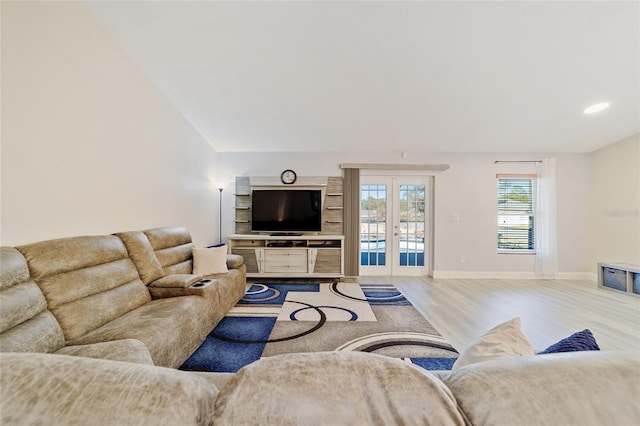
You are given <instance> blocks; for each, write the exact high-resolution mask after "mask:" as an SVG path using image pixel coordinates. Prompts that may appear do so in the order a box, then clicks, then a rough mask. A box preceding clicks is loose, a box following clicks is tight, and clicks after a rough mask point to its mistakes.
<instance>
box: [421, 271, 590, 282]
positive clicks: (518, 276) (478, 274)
mask: <svg viewBox="0 0 640 426" xmlns="http://www.w3.org/2000/svg"><path fill="white" fill-rule="evenodd" d="M433 278H458V279H480V280H481V279H498V280H536V279H542V278H539V277H538V276H537V275H536V273H535V272H517V271H433ZM555 279H557V280H582V281H596V280H597V276H596V274H595V273H591V272H558V273H557V274H556V276H555Z"/></svg>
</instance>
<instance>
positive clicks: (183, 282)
mask: <svg viewBox="0 0 640 426" xmlns="http://www.w3.org/2000/svg"><path fill="white" fill-rule="evenodd" d="M201 279H202V277H201V276H199V275H193V274H172V275H167V276H166V277H163V278H160V279H159V280H155V281H154V282H152V283H150V284H149V287H154V288H187V287H189V286H191V285H193V284H195V283H197V282H198V281H200V280H201Z"/></svg>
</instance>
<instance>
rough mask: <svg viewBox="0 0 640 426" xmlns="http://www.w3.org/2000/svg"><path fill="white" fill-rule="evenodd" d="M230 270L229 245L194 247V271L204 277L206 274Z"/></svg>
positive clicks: (222, 272)
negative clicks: (228, 266) (228, 260)
mask: <svg viewBox="0 0 640 426" xmlns="http://www.w3.org/2000/svg"><path fill="white" fill-rule="evenodd" d="M227 272H229V269H228V268H227V246H218V247H208V248H194V249H193V273H194V274H195V275H200V276H201V277H204V276H205V275H213V274H224V273H227Z"/></svg>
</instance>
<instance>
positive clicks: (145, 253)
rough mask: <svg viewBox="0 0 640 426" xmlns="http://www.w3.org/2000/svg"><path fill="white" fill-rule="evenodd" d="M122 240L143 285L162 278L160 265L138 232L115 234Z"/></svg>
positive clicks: (146, 241)
mask: <svg viewBox="0 0 640 426" xmlns="http://www.w3.org/2000/svg"><path fill="white" fill-rule="evenodd" d="M115 235H116V236H117V237H118V238H120V239H121V240H122V242H123V243H124V245H125V247H126V248H127V251H128V252H129V257H130V258H131V260H132V261H133V264H134V265H136V268H138V273H139V274H140V279H142V282H143V283H145V284H149V283H150V282H152V281H155V280H157V279H158V278H162V274H163V273H162V265H160V262H159V261H158V258H157V257H156V255H155V253H154V252H153V248H152V247H151V243H150V242H149V239H148V238H147V236H146V235H144V234H143V233H142V232H140V231H132V232H120V233H117V234H115Z"/></svg>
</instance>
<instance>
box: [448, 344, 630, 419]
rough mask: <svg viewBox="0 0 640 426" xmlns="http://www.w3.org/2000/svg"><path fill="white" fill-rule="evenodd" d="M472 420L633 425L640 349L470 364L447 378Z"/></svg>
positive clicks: (576, 353)
mask: <svg viewBox="0 0 640 426" xmlns="http://www.w3.org/2000/svg"><path fill="white" fill-rule="evenodd" d="M444 381H445V383H446V384H447V386H449V389H451V391H452V392H453V394H454V396H455V398H456V400H457V401H458V405H459V406H460V408H461V409H462V411H463V412H464V414H465V416H466V417H467V419H468V420H469V422H470V423H471V424H473V425H475V426H481V425H509V426H511V425H525V424H532V423H534V424H539V425H581V426H587V425H594V426H595V425H598V426H601V425H631V424H637V422H638V419H640V403H638V395H639V392H640V353H638V352H601V351H589V352H573V353H559V354H549V355H537V356H530V357H522V358H512V359H501V360H496V361H489V362H483V363H478V364H472V365H468V366H466V367H465V368H461V369H460V370H458V371H456V372H452V373H451V375H450V376H449V377H448V378H446V379H445V380H444Z"/></svg>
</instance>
